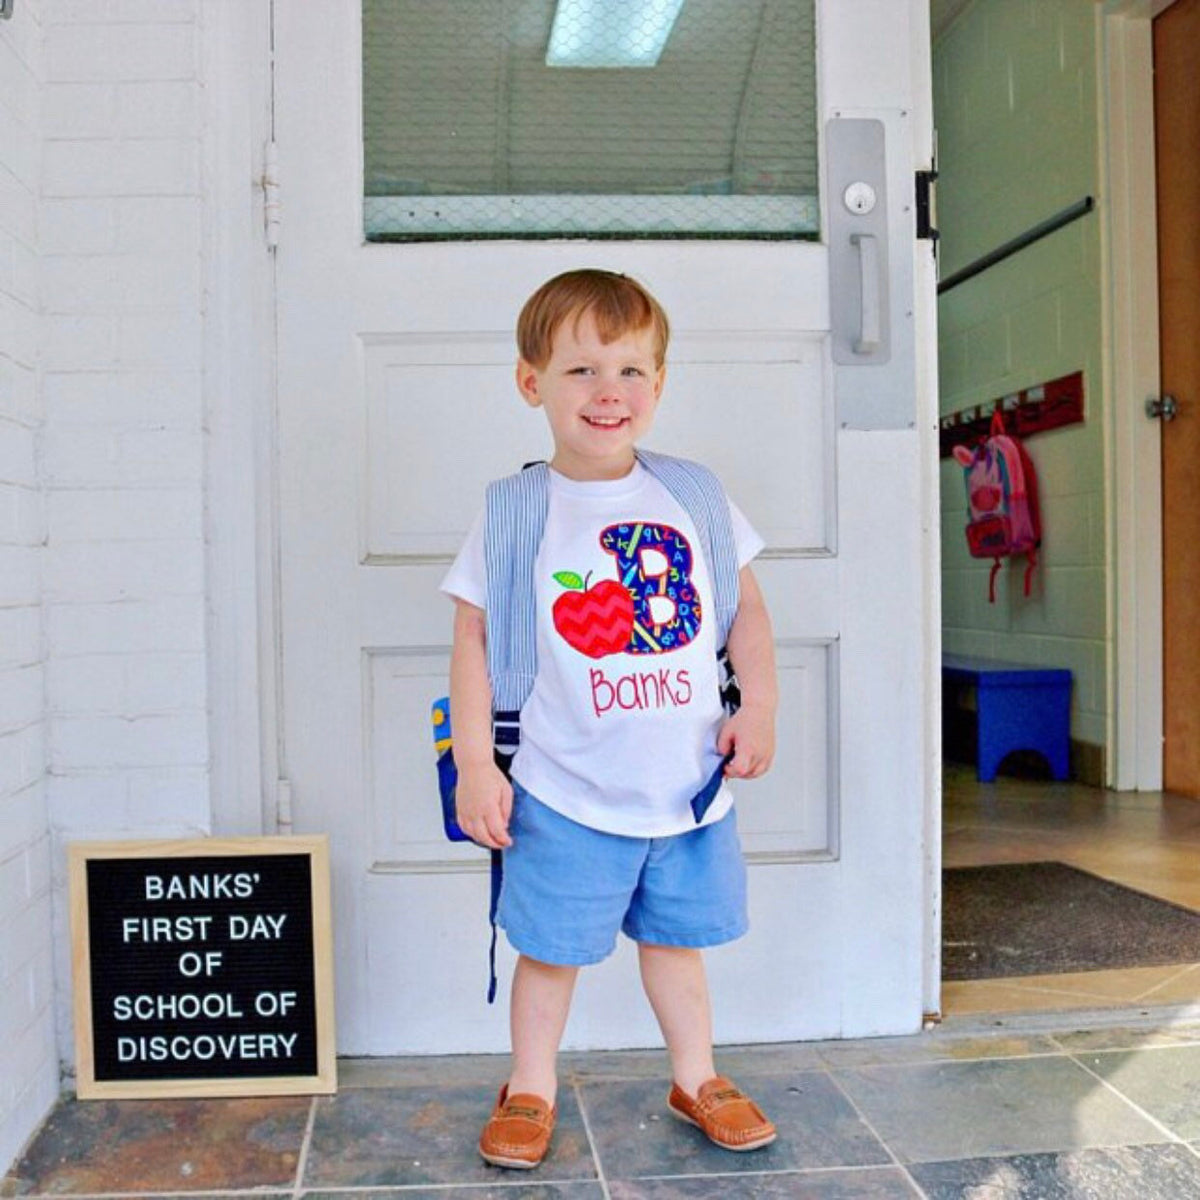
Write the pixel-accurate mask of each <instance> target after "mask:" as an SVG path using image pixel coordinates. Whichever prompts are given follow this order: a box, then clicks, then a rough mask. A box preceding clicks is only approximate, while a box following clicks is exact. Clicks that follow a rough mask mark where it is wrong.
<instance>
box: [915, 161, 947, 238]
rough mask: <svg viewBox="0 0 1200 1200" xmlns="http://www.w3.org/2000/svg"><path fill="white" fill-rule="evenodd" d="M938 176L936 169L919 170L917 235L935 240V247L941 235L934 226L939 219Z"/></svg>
mask: <svg viewBox="0 0 1200 1200" xmlns="http://www.w3.org/2000/svg"><path fill="white" fill-rule="evenodd" d="M937 177H938V173H937V170H936V169H933V170H929V171H918V172H917V237H918V238H922V239H925V240H927V241H930V242H933V243H934V246H935V248H936V244H937V240H938V238H939V237H940V236H941V234H940V233H939V232H938V230H937V228H936V227H935V226H934V221H935V220H936V219H937V211H936V197H935V189H934V183H935V182H936V180H937Z"/></svg>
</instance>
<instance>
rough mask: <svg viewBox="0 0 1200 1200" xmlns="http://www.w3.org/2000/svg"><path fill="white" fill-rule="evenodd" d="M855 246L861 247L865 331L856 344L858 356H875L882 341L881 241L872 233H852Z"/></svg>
mask: <svg viewBox="0 0 1200 1200" xmlns="http://www.w3.org/2000/svg"><path fill="white" fill-rule="evenodd" d="M850 242H851V244H852V245H854V246H857V247H858V275H859V295H860V297H861V305H862V321H861V324H860V325H859V328H860V330H861V331H862V332H861V333H860V334H859V336H858V338H857V339H856V340H855V342H854V353H855V354H874V353H875V351H877V350H878V349H879V343H880V340H881V338H882V332H881V327H882V320H881V308H880V298H879V239H878V238H876V236H875V235H874V234H873V233H852V234H851V235H850Z"/></svg>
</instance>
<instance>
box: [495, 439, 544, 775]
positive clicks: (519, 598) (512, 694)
mask: <svg viewBox="0 0 1200 1200" xmlns="http://www.w3.org/2000/svg"><path fill="white" fill-rule="evenodd" d="M549 507H550V469H549V467H547V466H546V464H545V463H533V464H532V465H530V466H528V467H526V468H525V469H524V470H522V471H518V472H517V473H516V474H515V475H506V476H505V477H504V478H503V479H497V480H495V481H494V482H492V483H490V484H488V488H487V493H486V502H485V508H484V524H483V555H484V562H485V565H486V568H487V610H486V614H485V616H486V619H487V659H488V676H489V677H490V679H491V683H492V708H493V712H494V714H495V716H494V725H493V731H494V734H495V738H496V748H497V750H498V751H499V752H500V753H501V754H506V755H508V756H511V755H512V754H514V753H515V752H516V749H517V746H516V739H517V736H518V727H517V716H518V714H519V713H520V711H521V709H522V707H523V706H524V704H525V701H526V700H528V699H529V693H530V692H531V691H533V678H534V676H535V675H536V674H537V610H536V603H535V602H536V598H537V597H536V581H535V579H534V564H535V562H536V560H537V552H538V547H539V546H540V545H541V543H542V534H543V532H544V531H545V528H546V513H547V512H548V511H549Z"/></svg>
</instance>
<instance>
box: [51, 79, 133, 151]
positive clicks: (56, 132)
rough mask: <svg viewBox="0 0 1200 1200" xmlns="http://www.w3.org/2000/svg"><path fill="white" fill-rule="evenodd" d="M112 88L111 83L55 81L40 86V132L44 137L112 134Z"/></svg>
mask: <svg viewBox="0 0 1200 1200" xmlns="http://www.w3.org/2000/svg"><path fill="white" fill-rule="evenodd" d="M116 104H117V93H116V88H115V87H114V86H113V84H111V83H55V82H53V81H48V82H47V83H46V85H45V87H44V88H43V89H42V132H43V133H44V135H45V136H46V137H48V138H56V139H62V138H95V137H112V136H113V134H114V133H115V131H116Z"/></svg>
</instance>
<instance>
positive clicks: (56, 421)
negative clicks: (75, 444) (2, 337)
mask: <svg viewBox="0 0 1200 1200" xmlns="http://www.w3.org/2000/svg"><path fill="white" fill-rule="evenodd" d="M115 320H116V321H117V325H118V328H119V327H121V325H123V323H124V321H125V320H126V318H124V317H120V318H115ZM42 390H43V392H44V394H45V395H44V402H45V405H46V418H47V421H48V422H50V423H52V424H53V425H55V426H56V427H57V428H60V429H66V428H69V427H70V426H79V425H100V426H104V427H105V428H108V429H111V430H114V431H115V430H116V429H117V428H126V429H134V428H146V427H149V428H152V429H190V430H198V429H200V427H201V421H202V415H203V408H204V397H203V388H202V378H201V375H200V372H199V370H196V371H194V372H188V373H186V374H183V375H181V374H180V373H179V372H178V371H159V370H152V369H140V368H139V369H136V370H134V369H130V370H125V369H121V370H117V371H107V372H105V371H75V372H56V373H52V374H48V375H46V376H45V377H44V379H43V381H42Z"/></svg>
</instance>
